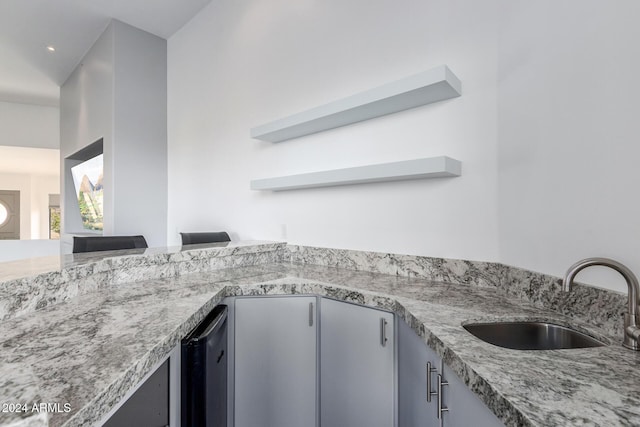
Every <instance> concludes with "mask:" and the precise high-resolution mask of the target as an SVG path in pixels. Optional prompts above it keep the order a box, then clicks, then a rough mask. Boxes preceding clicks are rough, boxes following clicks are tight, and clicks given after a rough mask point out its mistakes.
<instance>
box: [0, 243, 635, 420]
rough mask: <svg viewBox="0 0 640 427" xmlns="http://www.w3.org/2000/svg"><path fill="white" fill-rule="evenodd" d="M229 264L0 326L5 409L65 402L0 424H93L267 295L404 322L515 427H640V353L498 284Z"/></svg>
mask: <svg viewBox="0 0 640 427" xmlns="http://www.w3.org/2000/svg"><path fill="white" fill-rule="evenodd" d="M271 248H272V249H274V248H273V247H271ZM275 249H278V248H275ZM185 256H187V257H188V258H189V257H193V256H194V255H193V254H191V255H189V254H187V255H185ZM190 259H191V258H190ZM233 264H234V263H233V262H231V261H229V262H228V263H227V264H224V265H225V266H229V267H230V268H223V269H219V270H215V271H207V272H197V271H196V272H187V273H189V274H186V273H185V274H182V275H178V276H175V277H158V278H153V279H149V280H137V281H134V282H131V283H128V282H123V283H114V284H112V285H110V286H108V287H106V288H97V289H95V290H93V291H91V292H87V293H79V294H77V295H76V296H74V297H73V298H70V299H68V300H65V301H64V302H61V303H57V304H51V305H48V306H44V307H42V308H39V309H37V310H35V311H33V312H30V313H27V314H22V315H19V316H15V317H10V318H7V319H5V320H4V321H2V322H0V405H2V404H3V403H12V402H14V403H29V404H32V403H50V404H59V411H57V412H55V413H52V414H48V416H47V414H44V413H39V412H33V411H32V410H31V409H32V408H31V407H29V411H27V412H19V413H15V412H0V425H1V426H5V425H7V426H8V425H11V426H14V425H15V426H45V425H49V426H68V427H70V426H86V425H92V424H94V423H96V422H98V421H99V420H101V419H102V418H103V417H104V415H105V414H107V413H108V412H109V410H110V409H111V408H112V407H113V406H114V405H116V404H117V402H118V401H119V400H120V399H121V398H122V396H124V395H125V394H126V393H127V391H129V390H130V389H131V388H132V387H133V386H135V384H137V383H138V382H139V381H140V380H141V379H142V378H143V377H144V376H145V375H146V374H148V373H149V372H150V370H151V369H152V368H153V367H154V366H156V365H157V363H159V362H160V361H162V360H163V359H164V358H166V356H167V355H168V353H169V352H170V351H171V349H172V348H173V347H174V346H175V345H177V344H178V343H179V341H180V339H181V337H183V336H184V335H186V333H187V332H188V331H189V330H191V329H192V328H193V327H194V326H195V325H196V324H197V323H198V322H199V321H200V320H202V319H203V318H204V316H205V315H206V313H207V312H208V311H210V310H211V309H212V308H213V307H214V306H215V305H216V303H218V302H219V301H220V300H221V299H223V298H224V297H227V296H233V295H262V294H315V295H323V296H329V297H332V298H336V299H339V300H344V301H351V302H357V303H360V304H363V305H368V306H373V307H379V308H384V309H388V310H391V311H394V312H396V313H398V315H400V317H402V318H403V319H405V320H406V321H407V323H409V324H410V325H411V326H412V327H413V328H414V330H416V332H417V333H418V334H419V335H421V336H422V337H423V338H424V340H425V342H427V344H428V345H429V346H430V347H432V348H433V349H434V350H435V351H436V352H437V353H439V354H440V356H442V357H443V358H444V361H445V363H446V364H447V365H448V366H449V367H450V368H452V370H453V371H454V372H456V374H457V375H458V376H459V377H460V378H461V379H462V380H463V382H464V383H465V384H467V385H468V386H469V388H470V389H471V390H473V391H474V392H475V393H476V394H477V395H478V396H479V398H480V399H481V400H483V401H484V402H485V403H486V404H487V406H489V408H490V409H491V410H492V411H493V412H494V413H495V414H496V415H497V416H498V418H500V419H501V420H502V421H503V422H504V423H505V424H506V425H508V426H540V427H543V426H544V427H548V426H572V425H575V426H578V425H580V426H584V425H591V426H605V425H606V426H618V425H620V426H635V425H640V398H639V397H638V393H637V391H638V390H639V389H640V386H638V384H640V370H639V369H638V367H640V355H638V354H637V353H636V352H632V351H629V350H626V349H624V348H623V347H622V346H621V345H620V344H619V341H620V339H621V336H613V335H611V334H610V333H608V332H607V331H605V330H601V329H598V328H596V327H593V326H591V325H588V324H585V323H583V322H580V321H578V320H576V319H573V318H569V317H565V316H563V315H561V314H558V313H557V312H555V311H550V310H546V309H543V308H540V307H536V306H534V305H532V304H527V303H525V302H522V301H519V300H515V299H512V298H509V297H508V296H505V295H504V294H502V293H500V292H498V291H497V290H496V289H495V288H491V287H478V286H471V285H464V284H452V283H445V282H438V281H431V280H426V279H421V278H407V277H399V276H394V275H387V274H380V273H370V272H362V271H353V270H347V269H342V268H335V267H326V266H315V265H295V264H290V263H287V262H271V263H269V262H264V263H261V264H256V265H243V266H235V265H233ZM494 319H535V320H553V321H555V322H558V323H560V324H568V323H571V324H572V325H574V326H576V327H578V328H579V329H586V330H588V331H590V332H591V333H592V334H594V335H596V336H597V337H599V338H600V339H602V340H605V341H607V342H609V343H610V345H608V346H605V347H598V348H589V349H574V350H553V351H518V350H509V349H504V348H500V347H495V346H492V345H490V344H487V343H484V342H483V341H480V340H479V339H476V338H475V337H473V336H471V335H470V334H469V333H468V332H466V331H465V330H464V329H463V328H462V327H461V324H462V323H463V322H467V321H475V320H481V321H484V320H489V321H490V320H494ZM621 334H622V331H620V335H621ZM65 404H69V405H70V409H69V411H68V412H66V411H65V406H64V405H65ZM1 409H2V408H1V407H0V410H1ZM47 418H48V420H47ZM47 422H48V424H47Z"/></svg>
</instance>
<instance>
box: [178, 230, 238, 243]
mask: <svg viewBox="0 0 640 427" xmlns="http://www.w3.org/2000/svg"><path fill="white" fill-rule="evenodd" d="M180 235H181V236H182V244H183V245H197V244H199V243H218V242H230V241H231V239H230V238H229V235H228V234H227V233H226V232H224V231H218V232H209V233H180Z"/></svg>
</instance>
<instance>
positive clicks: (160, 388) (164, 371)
mask: <svg viewBox="0 0 640 427" xmlns="http://www.w3.org/2000/svg"><path fill="white" fill-rule="evenodd" d="M142 425H144V426H149V427H164V426H168V425H169V361H166V362H164V363H163V364H162V365H161V366H160V367H159V368H158V369H157V370H156V371H155V372H154V373H153V374H151V376H150V377H149V378H148V379H147V380H146V381H145V382H144V383H143V384H142V385H140V387H139V388H138V389H137V390H136V391H135V392H134V393H133V395H132V396H130V397H129V398H128V399H127V400H126V401H125V402H124V403H123V404H122V406H120V408H119V409H118V410H117V411H116V412H115V413H114V414H113V415H112V416H111V418H109V420H107V421H106V422H105V423H104V424H102V426H103V427H125V426H142Z"/></svg>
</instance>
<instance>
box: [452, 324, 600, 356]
mask: <svg viewBox="0 0 640 427" xmlns="http://www.w3.org/2000/svg"><path fill="white" fill-rule="evenodd" d="M462 327H463V328H465V329H466V330H467V331H469V332H471V333H472V334H473V335H475V336H476V337H478V338H480V339H481V340H482V341H485V342H488V343H489V344H493V345H497V346H499V347H505V348H511V349H514V350H559V349H568V348H587V347H601V346H603V345H605V344H604V343H602V342H600V341H598V340H597V339H595V338H592V337H590V336H589V335H586V334H583V333H582V332H578V331H576V330H575V329H571V328H567V327H565V326H560V325H554V324H553V323H545V322H497V323H471V324H468V325H463V326H462Z"/></svg>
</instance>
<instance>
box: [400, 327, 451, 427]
mask: <svg viewBox="0 0 640 427" xmlns="http://www.w3.org/2000/svg"><path fill="white" fill-rule="evenodd" d="M440 365H441V359H440V357H439V356H438V355H437V354H436V352H435V351H433V350H431V349H430V348H429V347H428V346H427V344H425V342H424V341H423V340H422V338H420V337H419V336H418V335H417V334H416V333H415V332H414V331H413V329H411V327H409V325H407V324H406V323H405V322H404V321H402V320H398V426H399V427H437V426H438V425H439V421H438V411H437V409H438V407H437V404H438V399H437V396H436V381H437V377H438V373H439V372H440ZM427 369H430V372H429V371H427ZM428 376H430V378H428ZM429 393H430V394H429Z"/></svg>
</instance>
